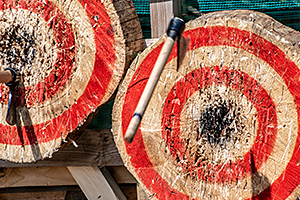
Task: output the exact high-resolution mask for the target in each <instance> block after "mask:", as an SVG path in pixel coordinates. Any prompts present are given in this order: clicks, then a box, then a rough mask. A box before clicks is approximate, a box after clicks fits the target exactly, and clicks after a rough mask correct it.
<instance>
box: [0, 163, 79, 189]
mask: <svg viewBox="0 0 300 200" xmlns="http://www.w3.org/2000/svg"><path fill="white" fill-rule="evenodd" d="M1 172H2V173H1V177H0V188H7V187H24V186H26V187H30V186H58V185H77V183H76V181H75V180H74V178H73V177H72V175H71V174H70V172H69V170H68V169H67V168H66V167H16V168H2V170H1Z"/></svg>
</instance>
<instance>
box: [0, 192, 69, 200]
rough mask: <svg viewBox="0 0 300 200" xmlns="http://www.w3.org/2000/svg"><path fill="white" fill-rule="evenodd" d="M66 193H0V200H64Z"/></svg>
mask: <svg viewBox="0 0 300 200" xmlns="http://www.w3.org/2000/svg"><path fill="white" fill-rule="evenodd" d="M65 197H66V191H53V192H25V193H0V199H5V200H15V199H22V200H33V199H39V200H53V199H56V200H65Z"/></svg>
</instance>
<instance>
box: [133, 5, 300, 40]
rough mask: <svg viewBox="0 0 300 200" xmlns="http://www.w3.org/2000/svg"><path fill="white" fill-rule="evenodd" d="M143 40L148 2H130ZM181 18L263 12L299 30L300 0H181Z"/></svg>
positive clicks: (147, 24)
mask: <svg viewBox="0 0 300 200" xmlns="http://www.w3.org/2000/svg"><path fill="white" fill-rule="evenodd" d="M132 1H133V4H134V6H135V9H136V12H137V14H138V16H139V19H140V22H141V26H142V29H143V34H144V38H150V37H151V28H150V3H149V0H132ZM181 1H182V7H181V11H182V16H181V17H182V18H183V19H184V20H185V21H186V22H187V21H189V20H192V19H195V18H196V17H198V16H200V15H201V14H203V13H208V12H213V11H220V10H236V9H247V10H257V11H260V12H264V13H266V14H268V15H270V16H271V17H273V18H275V19H276V20H278V21H280V22H281V23H283V24H285V25H287V26H290V27H292V28H294V29H296V30H300V0H232V1H229V0H227V1H220V0H181Z"/></svg>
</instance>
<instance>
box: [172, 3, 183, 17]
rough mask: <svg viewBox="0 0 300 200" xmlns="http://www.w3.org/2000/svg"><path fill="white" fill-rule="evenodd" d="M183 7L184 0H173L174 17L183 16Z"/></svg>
mask: <svg viewBox="0 0 300 200" xmlns="http://www.w3.org/2000/svg"><path fill="white" fill-rule="evenodd" d="M181 7H182V0H173V12H174V17H179V18H181V16H182V13H181Z"/></svg>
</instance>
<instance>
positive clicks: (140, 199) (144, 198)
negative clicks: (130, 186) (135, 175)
mask: <svg viewBox="0 0 300 200" xmlns="http://www.w3.org/2000/svg"><path fill="white" fill-rule="evenodd" d="M136 190H137V200H149V199H150V198H149V196H148V195H147V193H146V192H145V190H144V189H143V187H142V186H141V184H139V183H138V184H137V187H136Z"/></svg>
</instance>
